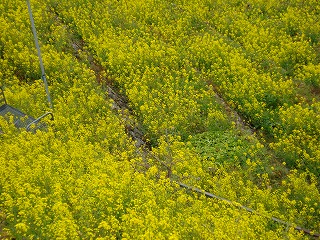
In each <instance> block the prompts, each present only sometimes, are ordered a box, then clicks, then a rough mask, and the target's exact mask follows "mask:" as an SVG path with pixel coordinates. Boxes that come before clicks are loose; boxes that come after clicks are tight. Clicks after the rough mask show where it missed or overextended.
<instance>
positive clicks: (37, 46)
mask: <svg viewBox="0 0 320 240" xmlns="http://www.w3.org/2000/svg"><path fill="white" fill-rule="evenodd" d="M27 5H28V10H29V17H30V22H31V27H32V32H33V37H34V42H35V44H36V48H37V51H38V58H39V62H40V68H41V74H42V75H41V78H42V80H43V82H44V87H45V89H46V93H47V99H48V102H49V106H50V108H53V105H52V101H51V97H50V92H49V88H48V82H47V78H46V74H45V71H44V66H43V61H42V57H41V51H40V46H39V42H38V37H37V31H36V27H35V24H34V20H33V15H32V10H31V5H30V0H27Z"/></svg>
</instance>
